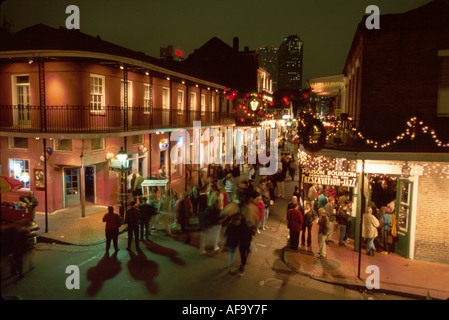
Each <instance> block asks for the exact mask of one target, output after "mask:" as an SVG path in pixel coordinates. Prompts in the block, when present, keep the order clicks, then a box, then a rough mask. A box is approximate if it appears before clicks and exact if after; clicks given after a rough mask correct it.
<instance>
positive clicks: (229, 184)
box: [225, 173, 235, 202]
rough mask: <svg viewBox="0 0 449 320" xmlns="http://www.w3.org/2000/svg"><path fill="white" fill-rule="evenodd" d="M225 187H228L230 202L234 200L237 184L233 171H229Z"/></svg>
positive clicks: (227, 192)
mask: <svg viewBox="0 0 449 320" xmlns="http://www.w3.org/2000/svg"><path fill="white" fill-rule="evenodd" d="M225 189H226V194H227V195H228V200H229V202H232V200H233V198H234V193H235V184H234V178H233V176H232V173H228V174H227V175H226V179H225Z"/></svg>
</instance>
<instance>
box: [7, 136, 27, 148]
mask: <svg viewBox="0 0 449 320" xmlns="http://www.w3.org/2000/svg"><path fill="white" fill-rule="evenodd" d="M9 148H10V149H28V138H20V137H9Z"/></svg>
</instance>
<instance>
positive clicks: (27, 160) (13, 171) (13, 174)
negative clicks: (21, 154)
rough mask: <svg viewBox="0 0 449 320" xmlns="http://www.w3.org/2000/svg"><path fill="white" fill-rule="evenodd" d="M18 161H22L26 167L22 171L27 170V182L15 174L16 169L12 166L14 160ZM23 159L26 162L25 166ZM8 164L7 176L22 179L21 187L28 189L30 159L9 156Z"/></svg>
mask: <svg viewBox="0 0 449 320" xmlns="http://www.w3.org/2000/svg"><path fill="white" fill-rule="evenodd" d="M19 161H24V167H28V169H26V168H24V170H23V171H22V172H28V182H25V181H24V180H23V179H22V177H21V176H18V175H16V171H15V169H14V167H15V164H16V162H19ZM25 161H26V162H27V163H28V165H27V166H25ZM11 163H12V166H11ZM8 165H9V176H10V177H11V178H14V179H17V180H20V181H22V182H23V187H22V189H26V190H29V189H30V185H31V184H30V179H31V178H30V170H31V169H30V160H29V159H19V158H9V161H8Z"/></svg>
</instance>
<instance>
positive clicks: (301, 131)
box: [298, 117, 327, 153]
mask: <svg viewBox="0 0 449 320" xmlns="http://www.w3.org/2000/svg"><path fill="white" fill-rule="evenodd" d="M316 132H319V138H318V139H315V138H314V136H315V135H316ZM298 135H299V139H300V141H301V143H302V145H303V146H304V148H305V149H306V150H307V151H309V152H312V153H315V152H318V151H320V150H321V149H322V148H323V147H324V144H325V143H326V136H327V133H326V129H325V128H324V125H323V123H322V122H321V121H320V120H319V119H317V118H313V117H309V118H308V119H305V122H303V121H301V122H300V125H299V128H298Z"/></svg>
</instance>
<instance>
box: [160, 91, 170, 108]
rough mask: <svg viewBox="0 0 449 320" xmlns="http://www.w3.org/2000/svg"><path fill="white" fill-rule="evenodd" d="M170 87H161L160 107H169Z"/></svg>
mask: <svg viewBox="0 0 449 320" xmlns="http://www.w3.org/2000/svg"><path fill="white" fill-rule="evenodd" d="M169 102H170V89H169V88H167V87H163V88H162V109H170V105H169Z"/></svg>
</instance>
